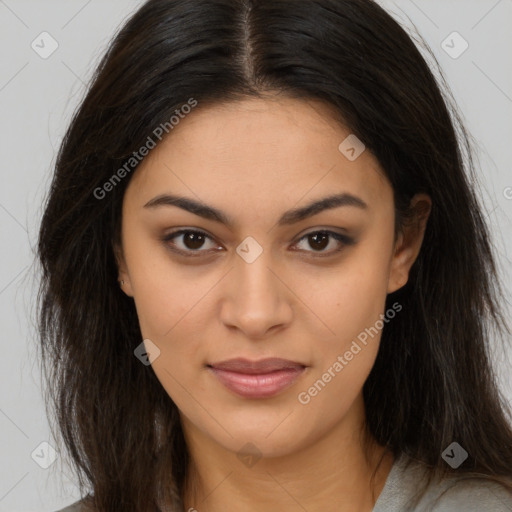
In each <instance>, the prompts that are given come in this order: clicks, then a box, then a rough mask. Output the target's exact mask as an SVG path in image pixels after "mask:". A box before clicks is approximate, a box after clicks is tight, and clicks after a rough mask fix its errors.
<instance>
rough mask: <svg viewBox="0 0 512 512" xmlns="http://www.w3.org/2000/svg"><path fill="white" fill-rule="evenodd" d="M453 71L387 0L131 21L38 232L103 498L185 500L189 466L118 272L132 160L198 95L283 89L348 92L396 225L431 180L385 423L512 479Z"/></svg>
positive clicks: (424, 445)
mask: <svg viewBox="0 0 512 512" xmlns="http://www.w3.org/2000/svg"><path fill="white" fill-rule="evenodd" d="M434 60H435V58H434ZM440 77H441V81H442V82H443V83H442V84H440V83H438V81H437V80H436V78H435V77H434V75H433V73H432V71H431V69H430V66H429V65H428V64H427V63H426V61H425V59H424V58H423V57H422V55H421V54H420V52H419V50H418V48H417V47H416V46H415V44H414V43H413V41H412V40H411V38H410V37H409V36H408V35H407V33H406V32H405V30H404V29H403V28H401V27H400V25H399V24H398V23H397V22H396V21H395V20H394V19H393V18H392V17H391V16H390V15H389V14H388V13H387V12H386V11H385V10H383V9H382V8H381V7H380V6H379V5H378V4H377V3H375V2H373V1H371V0H343V1H342V0H301V1H293V0H210V1H208V2H205V1H202V0H149V1H148V2H146V3H145V4H143V5H142V7H141V8H140V9H139V10H137V11H136V12H135V13H134V14H133V15H132V16H131V18H130V19H129V20H128V21H127V22H126V23H125V24H124V26H123V27H122V28H121V29H120V31H119V32H118V33H117V34H116V36H115V38H114V39H113V40H112V42H111V44H110V46H109V48H108V51H107V52H106V54H105V55H104V57H103V59H102V60H101V63H100V64H99V66H98V68H97V70H96V72H95V74H94V76H93V79H92V82H91V84H90V86H89V88H88V92H87V95H86V96H85V98H84V100H83V101H82V103H81V104H80V106H79V108H78V109H77V110H76V113H75V114H74V117H73V119H72V122H71V124H70V126H69V129H68V130H67V133H66V135H65V138H64V140H63V143H62V145H61V147H60V149H59V152H58V155H57V160H56V165H55V172H54V176H53V181H52V185H51V190H50V192H49V196H48V199H47V202H46V205H45V211H44V215H43V218H42V223H41V228H40V233H39V240H38V256H39V259H40V262H41V266H42V280H41V288H40V293H39V297H38V306H39V328H40V334H41V360H42V361H43V370H44V378H45V382H46V383H47V388H48V389H47V393H46V400H47V405H48V415H49V418H50V420H51V427H52V429H53V430H54V435H55V436H56V437H59V435H60V436H61V437H62V441H63V444H64V446H65V448H66V449H67V450H68V451H69V454H70V456H71V460H72V463H73V467H74V469H75V471H76V474H77V478H78V481H79V485H80V489H81V491H82V493H83V494H84V493H85V492H86V491H87V490H92V491H93V495H94V496H93V499H91V503H94V506H95V508H96V509H97V510H98V511H100V512H118V511H119V510H123V511H125V512H130V511H133V512H135V511H136V512H141V511H143V512H146V511H151V510H155V509H156V508H157V504H159V503H163V504H166V505H167V506H169V507H174V509H175V510H182V507H183V504H182V503H181V492H182V487H183V483H184V478H185V475H186V474H187V468H188V464H189V458H188V454H187V449H186V445H185V441H184V437H183V432H182V430H181V426H180V421H179V416H178V411H177V408H176V406H175V404H174V403H173V401H172V399H171V398H170V397H169V396H168V395H167V393H166V392H165V390H164V389H163V387H162V385H161V384H160V382H159V381H158V379H157V378H156V376H155V374H154V372H153V371H152V368H151V366H145V365H143V364H141V363H140V361H139V360H138V359H137V358H136V357H134V355H133V351H134V348H135V347H136V346H137V345H139V344H140V343H141V341H142V337H141V332H140V329H139V324H138V319H137V314H136V310H135V307H134V302H133V300H132V299H131V298H128V297H127V296H125V295H124V294H123V293H122V291H121V290H120V289H119V285H118V282H117V275H118V273H117V267H116V262H115V258H114V246H115V244H116V243H117V242H118V241H119V232H120V225H121V205H122V200H123V194H124V190H125V189H126V186H127V184H128V182H129V180H130V178H131V176H132V175H133V173H134V172H136V165H132V166H131V167H126V163H127V162H128V161H130V159H131V158H132V157H133V153H134V152H136V151H137V150H138V149H139V148H141V147H142V146H144V145H145V144H147V141H148V137H152V138H153V139H155V129H156V128H157V127H159V126H162V125H163V126H166V132H167V131H168V132H169V133H171V127H170V126H169V119H170V118H171V116H172V115H173V113H174V112H175V111H176V110H179V109H181V108H182V106H183V105H185V104H187V103H188V102H189V101H190V99H191V98H194V99H195V101H197V106H196V107H195V108H197V109H199V108H201V106H202V105H207V104H213V103H218V102H229V101H235V100H237V99H243V98H246V97H258V96H261V95H262V94H264V93H265V92H267V91H279V92H280V93H282V94H284V95H288V96H291V97H295V98H305V99H306V98H307V99H309V98H312V99H320V100H323V101H325V102H326V103H328V104H329V105H331V106H332V107H334V110H335V111H336V112H337V113H338V114H339V118H340V120H342V121H343V123H344V124H345V125H346V126H348V127H349V128H350V130H351V132H352V133H353V134H355V135H356V136H357V137H358V138H359V139H360V140H361V141H362V142H363V143H364V144H365V145H366V147H367V148H368V150H370V151H371V152H372V153H373V154H374V155H375V157H376V158H377V159H378V160H379V162H380V164H381V165H382V167H383V169H384V170H385V172H386V175H387V177H388V178H389V180H390V182H391V184H392V186H393V189H394V200H395V207H396V219H397V222H396V229H397V230H399V229H400V227H401V226H402V225H403V222H405V221H406V219H407V217H408V206H409V201H410V199H411V197H412V196H413V195H414V194H415V193H418V192H425V193H427V194H429V195H430V197H431V198H432V203H433V206H432V211H431V215H430V218H429V221H428V225H427V229H426V233H425V237H424V242H423V247H422V249H421V252H420V254H419V256H418V259H417V261H416V262H415V264H414V266H413V268H412V271H411V275H410V279H409V282H408V284H407V285H406V286H404V287H403V288H402V289H400V290H399V291H397V292H395V293H393V294H390V295H389V296H388V302H387V307H389V306H390V305H391V304H393V303H394V302H395V301H399V302H400V304H401V305H402V306H403V311H402V312H401V313H400V315H397V317H396V318H395V319H394V320H393V321H392V322H389V324H388V325H386V327H385V328H384V330H383V334H382V339H381V345H380V350H379V353H378V356H377V360H376V363H375V365H374V367H373V369H372V371H371V374H370V375H369V377H368V379H367V381H366V383H365V385H364V389H363V392H364V399H365V404H366V414H367V426H366V433H367V434H368V435H369V436H370V437H372V438H374V439H375V440H376V441H377V442H378V443H380V444H381V445H384V446H386V447H387V448H388V450H389V451H391V452H393V453H394V454H395V456H397V455H399V454H401V453H405V454H407V455H409V456H410V457H412V458H413V459H415V460H417V461H422V462H423V463H424V464H425V466H426V467H428V468H429V474H430V475H431V476H432V477H433V476H435V475H441V476H446V475H448V474H452V473H455V471H454V470H452V469H451V468H450V467H449V466H448V465H447V464H446V463H445V461H444V460H443V459H442V456H441V454H442V452H443V450H444V449H445V448H446V447H447V446H448V445H449V444H450V443H452V442H453V441H456V442H458V443H459V444H460V445H461V446H462V447H463V448H464V449H465V450H466V451H467V452H468V454H469V456H468V459H467V460H466V461H465V462H464V463H463V464H462V465H461V466H460V467H459V468H458V469H457V470H456V473H457V474H458V475H475V474H480V475H482V476H484V477H485V476H487V477H488V478H493V479H495V480H502V481H509V482H510V479H511V477H512V469H511V468H512V431H511V424H510V410H509V409H508V408H507V405H506V401H505V399H504V397H503V396H502V395H501V394H500V390H499V389H498V387H497V384H496V381H495V377H494V373H493V369H492V367H491V362H490V355H489V352H490V350H489V347H490V340H491V339H492V338H493V337H494V338H498V339H502V338H504V337H507V338H508V339H509V337H510V331H509V330H508V328H507V325H506V322H505V319H504V317H503V313H502V312H501V310H500V307H501V306H500V297H501V290H500V286H499V281H498V276H497V270H496V265H495V260H494V256H493V250H492V247H491V243H490V238H489V231H488V228H487V226H486V222H485V219H484V215H483V210H482V207H481V205H480V204H479V200H478V198H477V196H476V194H475V189H476V187H475V186H474V183H475V182H476V174H475V164H474V160H473V157H472V156H471V142H470V136H469V135H468V133H467V131H466V129H465V128H464V126H463V123H462V122H461V120H460V118H459V115H458V113H457V109H456V106H455V103H454V101H453V99H450V95H449V94H448V92H447V91H448V87H447V85H446V83H445V82H444V78H443V75H442V73H440ZM442 86H444V92H443V88H442ZM165 123H167V125H166V124H165ZM171 136H172V133H171ZM157 142H158V141H157ZM123 166H124V169H125V171H126V172H125V173H119V172H118V170H119V169H121V168H123ZM120 174H122V177H121V178H120ZM114 175H116V176H117V177H118V178H120V179H115V180H112V177H113V176H114ZM109 180H111V181H109ZM107 182H109V183H110V185H111V186H108V187H105V184H106V183H107ZM99 190H100V191H103V192H105V193H103V192H101V193H99V192H98V191H99ZM114 360H115V364H113V361H114ZM53 420H54V422H55V425H53Z"/></svg>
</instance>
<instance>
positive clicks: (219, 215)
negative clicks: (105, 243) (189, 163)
mask: <svg viewBox="0 0 512 512" xmlns="http://www.w3.org/2000/svg"><path fill="white" fill-rule="evenodd" d="M161 206H176V207H178V208H181V209H183V210H186V211H188V212H190V213H193V214H194V215H198V216H199V217H203V218H205V219H208V220H212V221H214V222H219V223H220V224H224V225H226V226H232V225H233V224H234V222H233V219H232V218H231V217H230V216H229V215H227V214H226V213H224V212H223V211H221V210H219V209H217V208H214V207H213V206H209V205H207V204H205V203H203V202H201V201H197V200H195V199H191V198H189V197H184V196H176V195H172V194H162V195H159V196H157V197H155V198H153V199H151V200H150V201H148V202H147V203H146V204H145V205H144V208H150V209H153V208H158V207H161ZM341 206H353V207H356V208H360V209H362V210H366V209H368V205H367V204H366V203H365V202H364V201H363V200H362V199H361V198H359V197H357V196H354V195H352V194H348V193H341V194H335V195H331V196H328V197H325V198H323V199H319V200H316V201H313V202H311V203H309V204H308V205H306V206H304V207H301V208H294V209H291V210H288V211H286V212H285V213H283V215H282V216H281V218H280V219H279V221H278V222H277V224H278V226H286V225H291V224H295V223H297V222H300V221H301V220H304V219H307V218H309V217H312V216H313V215H317V214H318V213H320V212H323V211H325V210H331V209H333V208H339V207H341Z"/></svg>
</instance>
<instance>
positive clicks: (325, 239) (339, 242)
mask: <svg viewBox="0 0 512 512" xmlns="http://www.w3.org/2000/svg"><path fill="white" fill-rule="evenodd" d="M302 241H306V242H307V246H309V248H310V249H312V250H309V249H308V248H307V247H306V248H305V249H304V250H305V251H306V252H310V253H313V254H314V253H319V254H318V255H319V256H323V255H325V256H329V255H332V254H334V253H337V252H340V251H341V250H342V249H343V248H344V247H345V246H347V245H353V244H354V240H353V239H351V238H349V237H347V236H345V235H341V234H340V233H335V232H333V231H314V232H311V233H308V234H306V235H304V236H303V237H302V238H301V239H300V240H299V242H298V244H300V243H301V242H302ZM331 242H333V243H331ZM329 246H331V250H329V251H326V250H325V249H326V248H327V247H329ZM301 250H302V249H301ZM314 255H315V254H314Z"/></svg>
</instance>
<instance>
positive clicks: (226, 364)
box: [208, 358, 306, 398]
mask: <svg viewBox="0 0 512 512" xmlns="http://www.w3.org/2000/svg"><path fill="white" fill-rule="evenodd" d="M208 368H209V370H210V371H211V372H212V373H213V375H215V377H216V378H217V379H218V380H219V381H220V382H221V383H222V384H223V385H224V386H225V387H226V388H228V389H229V390H230V391H232V392H234V393H235V394H237V395H239V396H242V397H244V398H268V397H271V396H274V395H276V394H278V393H280V392H281V391H284V390H285V389H286V388H288V387H290V386H291V385H292V384H293V383H294V382H295V381H296V380H297V378H298V377H299V376H300V375H301V374H302V373H303V372H304V370H305V369H306V367H305V365H303V364H301V363H297V362H295V361H289V360H287V359H279V358H268V359H262V360H260V361H250V360H248V359H243V358H237V359H230V360H229V361H221V362H218V363H212V364H210V365H208Z"/></svg>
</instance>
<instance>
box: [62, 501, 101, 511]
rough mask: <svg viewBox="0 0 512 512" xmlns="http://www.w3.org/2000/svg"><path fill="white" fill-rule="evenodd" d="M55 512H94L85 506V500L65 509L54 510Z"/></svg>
mask: <svg viewBox="0 0 512 512" xmlns="http://www.w3.org/2000/svg"><path fill="white" fill-rule="evenodd" d="M55 512H94V509H92V508H90V507H88V506H87V505H86V501H85V498H83V499H81V500H79V501H76V502H75V503H72V504H71V505H68V506H67V507H65V508H61V509H59V510H56V511H55Z"/></svg>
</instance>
